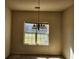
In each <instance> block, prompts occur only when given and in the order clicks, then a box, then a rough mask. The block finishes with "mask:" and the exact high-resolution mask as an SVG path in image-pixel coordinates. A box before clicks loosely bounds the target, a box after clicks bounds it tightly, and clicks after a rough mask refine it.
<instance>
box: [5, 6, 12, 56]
mask: <svg viewBox="0 0 79 59" xmlns="http://www.w3.org/2000/svg"><path fill="white" fill-rule="evenodd" d="M10 31H11V12H10V10H9V9H8V8H7V7H6V8H5V57H8V56H9V54H10Z"/></svg>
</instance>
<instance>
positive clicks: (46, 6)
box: [6, 0, 73, 11]
mask: <svg viewBox="0 0 79 59" xmlns="http://www.w3.org/2000/svg"><path fill="white" fill-rule="evenodd" d="M37 1H38V0H6V5H7V6H8V7H9V8H11V9H12V10H22V11H35V10H36V9H35V6H37ZM72 5H73V0H40V10H41V11H63V10H65V9H66V8H68V7H70V6H72Z"/></svg>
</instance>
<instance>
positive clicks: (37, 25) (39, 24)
mask: <svg viewBox="0 0 79 59" xmlns="http://www.w3.org/2000/svg"><path fill="white" fill-rule="evenodd" d="M35 9H37V13H38V15H37V16H38V19H37V20H38V22H37V24H34V25H33V29H37V30H38V31H39V30H40V29H42V30H43V29H46V26H45V23H40V22H39V20H40V0H38V6H37V7H35Z"/></svg>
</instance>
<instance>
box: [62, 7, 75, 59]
mask: <svg viewBox="0 0 79 59" xmlns="http://www.w3.org/2000/svg"><path fill="white" fill-rule="evenodd" d="M62 30H63V31H62V40H63V55H64V56H65V57H66V59H69V57H70V48H72V50H73V49H74V48H73V46H74V45H73V44H74V10H73V6H72V7H70V8H68V9H66V10H65V11H64V13H63V21H62Z"/></svg>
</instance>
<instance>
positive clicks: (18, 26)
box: [11, 11, 61, 55]
mask: <svg viewBox="0 0 79 59" xmlns="http://www.w3.org/2000/svg"><path fill="white" fill-rule="evenodd" d="M25 19H26V20H27V21H28V22H36V21H37V12H33V11H32V12H31V11H12V37H11V38H12V46H11V53H12V54H52V55H61V13H59V12H40V22H48V23H49V29H50V30H49V46H27V45H24V44H23V37H24V36H23V34H24V20H25Z"/></svg>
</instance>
